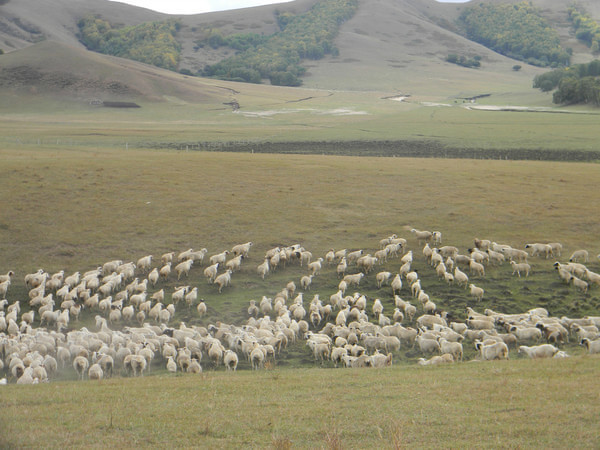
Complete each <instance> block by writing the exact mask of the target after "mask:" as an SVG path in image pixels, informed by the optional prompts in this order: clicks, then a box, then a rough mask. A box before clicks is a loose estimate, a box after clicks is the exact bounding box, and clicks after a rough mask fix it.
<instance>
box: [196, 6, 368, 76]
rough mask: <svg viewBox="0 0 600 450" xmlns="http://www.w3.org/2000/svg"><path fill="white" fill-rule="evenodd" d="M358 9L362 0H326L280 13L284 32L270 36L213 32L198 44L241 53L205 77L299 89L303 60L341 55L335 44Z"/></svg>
mask: <svg viewBox="0 0 600 450" xmlns="http://www.w3.org/2000/svg"><path fill="white" fill-rule="evenodd" d="M357 8H358V0H322V1H320V2H318V3H316V4H315V5H314V6H313V7H312V8H311V9H310V10H309V11H307V12H305V13H302V14H295V15H294V14H291V13H279V14H277V23H278V25H279V27H280V29H281V31H279V32H277V33H275V34H273V35H271V36H267V37H265V36H260V35H257V34H253V33H247V34H234V35H230V36H227V37H224V36H221V35H220V34H219V33H218V32H213V33H211V34H210V35H209V36H207V37H206V38H205V39H204V40H201V41H197V42H196V44H197V45H203V44H204V42H206V43H207V44H208V45H211V46H213V47H215V46H216V47H218V46H221V45H226V46H228V47H232V48H234V49H236V50H238V51H239V53H237V54H236V55H234V56H232V57H230V58H227V59H224V60H223V61H220V62H219V63H217V64H214V65H212V66H207V67H206V68H205V69H204V73H203V75H205V76H209V77H215V78H220V79H225V80H234V81H245V82H250V83H260V82H261V81H262V80H263V79H266V78H268V79H269V80H270V82H271V84H275V85H285V86H299V85H300V84H301V83H302V82H301V80H300V77H301V76H302V75H303V74H304V72H305V69H304V68H303V67H302V66H301V65H300V63H301V61H302V60H303V59H315V60H316V59H321V58H323V57H324V56H325V55H326V54H333V55H337V53H338V50H337V48H336V47H335V45H334V42H333V41H334V39H335V37H336V36H337V33H338V30H339V27H340V25H341V24H342V23H343V22H345V21H346V20H348V19H350V18H351V17H352V16H353V15H354V13H355V12H356V10H357Z"/></svg>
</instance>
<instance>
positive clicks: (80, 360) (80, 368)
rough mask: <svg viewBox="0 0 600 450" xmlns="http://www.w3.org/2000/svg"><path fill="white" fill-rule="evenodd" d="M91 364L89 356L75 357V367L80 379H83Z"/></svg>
mask: <svg viewBox="0 0 600 450" xmlns="http://www.w3.org/2000/svg"><path fill="white" fill-rule="evenodd" d="M89 365H90V363H89V361H88V360H87V358H84V357H83V356H76V357H75V358H74V359H73V368H74V369H75V371H76V372H77V374H78V375H79V379H81V380H83V377H84V375H85V373H86V372H87V370H88V367H89Z"/></svg>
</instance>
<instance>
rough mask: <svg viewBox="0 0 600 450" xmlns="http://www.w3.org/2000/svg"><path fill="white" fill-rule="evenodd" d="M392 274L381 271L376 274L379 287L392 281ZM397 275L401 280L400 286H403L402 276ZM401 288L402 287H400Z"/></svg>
mask: <svg viewBox="0 0 600 450" xmlns="http://www.w3.org/2000/svg"><path fill="white" fill-rule="evenodd" d="M391 276H392V273H391V272H379V273H378V274H377V275H376V276H375V279H376V280H377V288H381V286H383V285H384V284H385V283H388V282H389V281H390V278H391ZM396 277H398V280H399V281H400V287H402V281H401V280H400V276H399V275H396ZM398 290H400V289H398ZM394 292H395V290H394Z"/></svg>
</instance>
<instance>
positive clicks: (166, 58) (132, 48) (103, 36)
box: [78, 16, 181, 70]
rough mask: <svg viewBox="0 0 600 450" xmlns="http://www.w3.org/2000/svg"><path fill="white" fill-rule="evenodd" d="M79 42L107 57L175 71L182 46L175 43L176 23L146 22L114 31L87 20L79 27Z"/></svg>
mask: <svg viewBox="0 0 600 450" xmlns="http://www.w3.org/2000/svg"><path fill="white" fill-rule="evenodd" d="M78 26H79V38H80V40H81V42H82V43H83V44H84V45H85V46H86V47H87V48H88V49H89V50H93V51H96V52H100V53H105V54H107V55H113V56H120V57H122V58H128V59H133V60H136V61H140V62H144V63H147V64H152V65H154V66H157V67H162V68H164V69H169V70H175V69H176V68H177V65H178V64H179V57H180V53H181V45H180V44H179V42H177V40H176V39H175V34H176V33H177V30H178V29H179V22H177V21H176V20H168V21H165V22H148V23H143V24H141V25H136V26H130V27H122V28H117V27H113V25H111V24H110V23H109V22H107V21H106V20H102V19H101V18H99V17H97V16H87V17H84V18H83V19H81V20H80V21H79V23H78Z"/></svg>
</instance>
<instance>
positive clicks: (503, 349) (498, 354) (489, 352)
mask: <svg viewBox="0 0 600 450" xmlns="http://www.w3.org/2000/svg"><path fill="white" fill-rule="evenodd" d="M475 349H476V350H478V351H479V355H480V357H481V359H482V360H483V361H493V360H495V359H508V346H507V345H506V344H505V343H504V342H496V343H494V344H489V345H484V344H483V342H476V343H475Z"/></svg>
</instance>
